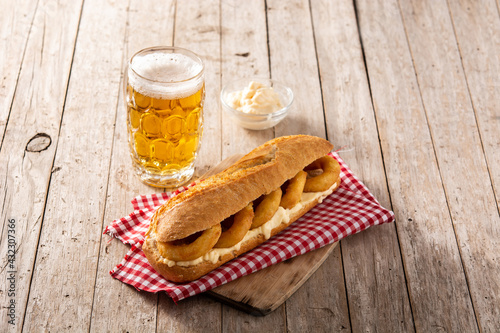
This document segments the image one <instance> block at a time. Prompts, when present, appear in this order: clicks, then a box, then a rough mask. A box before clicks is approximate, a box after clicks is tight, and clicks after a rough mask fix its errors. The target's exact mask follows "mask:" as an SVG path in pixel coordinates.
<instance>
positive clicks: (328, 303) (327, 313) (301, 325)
mask: <svg viewBox="0 0 500 333" xmlns="http://www.w3.org/2000/svg"><path fill="white" fill-rule="evenodd" d="M341 257H342V256H341V249H340V246H337V247H336V248H335V249H334V250H333V251H332V254H331V255H330V256H329V257H328V258H327V259H326V261H325V262H324V263H323V265H322V266H321V267H320V268H319V269H318V270H317V271H316V272H315V273H314V274H313V275H312V276H311V277H310V279H309V281H308V282H307V283H305V284H304V285H303V286H302V288H300V289H299V290H298V291H297V292H296V293H295V294H293V295H292V296H291V297H290V298H289V300H288V301H287V303H286V309H287V328H288V330H289V331H290V332H348V331H349V330H351V325H350V322H349V313H348V308H347V299H346V293H343V292H342V291H341V290H340V291H339V288H338V287H335V286H336V285H343V284H344V276H343V270H342V259H341ZM339 267H340V269H339ZM318 291H319V292H318Z"/></svg>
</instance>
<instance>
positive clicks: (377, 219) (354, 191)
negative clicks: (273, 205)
mask: <svg viewBox="0 0 500 333" xmlns="http://www.w3.org/2000/svg"><path fill="white" fill-rule="evenodd" d="M330 155H331V156H333V157H334V158H335V159H337V161H339V163H340V166H341V173H340V176H341V179H342V184H341V186H340V188H339V189H338V190H337V191H335V192H334V193H332V194H331V195H330V196H328V197H327V198H325V199H324V200H323V202H322V203H321V204H318V205H316V207H314V208H313V209H312V210H310V211H309V212H308V213H306V214H305V215H304V216H303V217H301V218H300V219H299V220H297V221H295V222H294V223H293V224H292V225H290V226H289V227H288V228H287V229H285V230H284V231H282V232H281V233H279V234H278V235H276V236H274V237H272V238H271V239H269V240H268V241H266V242H265V243H264V244H262V245H260V246H258V247H256V248H255V249H253V250H252V251H250V252H247V253H245V254H243V255H241V256H239V257H238V258H236V259H234V260H232V261H230V262H228V263H226V264H224V265H223V266H221V267H219V268H217V269H215V270H214V271H212V272H210V273H208V274H207V275H205V276H203V277H201V278H200V279H198V280H196V281H193V282H190V283H184V284H176V283H172V282H169V281H167V280H165V279H164V278H163V277H162V276H161V275H159V274H158V273H156V272H155V271H154V269H153V268H152V267H151V266H150V265H149V262H148V261H147V259H146V257H145V256H144V253H143V252H142V249H141V247H142V243H143V241H144V234H145V233H146V231H147V229H148V227H149V219H150V218H151V216H152V215H153V213H154V211H155V209H156V208H157V207H158V206H159V205H161V204H162V203H163V202H165V201H166V200H168V199H169V198H171V197H172V196H175V195H177V194H178V193H180V192H182V191H184V190H185V189H186V188H181V189H179V190H177V191H175V192H173V193H161V194H152V195H141V196H138V197H136V198H134V199H133V200H132V204H133V206H134V212H132V213H131V214H130V215H129V216H126V217H123V218H121V219H118V220H115V221H113V222H112V223H111V225H110V226H108V227H107V228H106V230H105V231H104V233H105V234H108V235H110V236H111V237H114V238H118V239H119V240H120V241H122V242H123V243H125V244H129V245H131V248H130V251H128V253H127V254H126V256H125V258H124V259H123V260H122V262H121V263H120V264H119V265H118V266H116V267H115V268H114V269H113V270H111V271H110V274H111V276H112V277H113V278H115V279H118V280H120V281H122V282H124V283H127V284H130V285H132V286H134V287H135V288H136V289H138V290H144V291H149V292H158V291H166V292H167V294H168V295H169V296H170V297H171V298H172V299H173V300H174V301H175V302H177V301H179V300H181V299H184V298H186V297H189V296H193V295H196V294H198V293H201V292H204V291H207V290H210V289H212V288H215V287H217V286H220V285H222V284H224V283H227V282H230V281H232V280H235V279H237V278H239V277H242V276H245V275H247V274H250V273H253V272H256V271H258V270H260V269H263V268H266V267H268V266H270V265H273V264H276V263H279V262H281V261H284V260H287V259H290V258H292V257H295V256H297V255H301V254H304V253H307V252H309V251H312V250H315V249H318V248H320V247H322V246H325V245H327V244H331V243H334V242H336V241H338V240H340V239H342V238H344V237H346V236H349V235H351V234H355V233H357V232H360V231H362V230H364V229H366V228H368V227H370V226H372V225H377V224H382V223H387V222H392V221H394V213H393V212H391V211H389V210H387V209H385V208H383V207H382V206H380V204H379V203H378V201H377V200H376V199H375V198H374V197H373V195H372V194H371V193H370V191H369V190H368V189H367V188H366V187H365V185H364V184H363V183H361V182H360V181H359V180H358V179H357V178H356V176H354V174H353V173H352V171H351V170H350V169H349V168H348V167H347V165H346V164H345V163H344V161H342V159H341V158H340V157H339V156H338V154H337V153H331V154H330ZM192 185H193V184H192ZM192 185H190V186H192Z"/></svg>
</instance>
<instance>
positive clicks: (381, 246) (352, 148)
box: [311, 1, 414, 332]
mask: <svg viewBox="0 0 500 333" xmlns="http://www.w3.org/2000/svg"><path fill="white" fill-rule="evenodd" d="M311 9H312V19H313V26H314V33H315V41H316V50H317V54H318V64H319V74H320V78H321V88H322V91H323V101H324V108H325V118H326V124H327V133H328V138H329V139H330V141H331V142H333V143H334V144H335V146H336V149H340V150H341V151H340V154H341V157H342V158H343V159H344V161H346V163H347V164H348V165H349V167H350V168H351V169H352V170H353V171H354V173H355V174H356V176H357V177H359V178H360V179H361V180H362V181H363V182H364V183H365V184H366V185H367V186H368V188H369V189H370V190H371V191H372V193H373V194H374V195H375V197H376V198H377V199H378V200H379V201H380V202H381V204H382V206H384V207H387V208H390V206H391V203H390V200H389V192H388V189H387V187H386V185H385V184H386V179H385V172H384V167H383V161H382V156H381V151H380V145H379V140H378V133H377V126H376V122H375V115H374V111H373V106H372V104H371V98H370V91H369V85H368V79H367V76H366V71H365V66H364V62H363V55H362V50H361V45H360V41H359V32H358V29H357V24H356V13H355V8H354V7H353V3H352V2H350V1H335V2H331V1H323V2H319V1H316V2H312V3H311ZM331 18H335V19H333V20H332V19H331ZM342 255H343V263H344V272H345V281H346V286H347V288H346V289H347V296H348V300H349V310H350V319H351V325H352V329H353V331H356V332H357V331H378V330H380V329H382V330H389V331H398V332H403V331H404V332H411V331H412V330H414V327H413V320H412V314H411V309H410V303H409V298H408V292H407V290H406V283H405V276H404V270H403V265H402V261H401V253H400V250H399V244H398V241H397V235H396V229H395V225H394V224H391V225H384V226H380V227H376V228H370V229H368V230H366V231H364V232H363V233H360V234H357V235H353V236H351V237H348V238H346V239H344V240H342Z"/></svg>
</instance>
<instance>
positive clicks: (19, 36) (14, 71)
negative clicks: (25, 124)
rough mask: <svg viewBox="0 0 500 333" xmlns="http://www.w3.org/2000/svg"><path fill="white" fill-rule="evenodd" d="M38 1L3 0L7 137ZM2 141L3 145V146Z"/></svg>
mask: <svg viewBox="0 0 500 333" xmlns="http://www.w3.org/2000/svg"><path fill="white" fill-rule="evenodd" d="M37 3H38V0H27V1H10V0H2V1H0V8H2V12H3V15H2V16H3V17H2V20H1V21H0V73H2V75H0V136H2V137H3V135H4V133H5V127H6V126H7V120H8V118H9V114H10V107H11V105H12V99H13V97H14V92H15V91H16V88H17V82H18V78H19V71H20V69H21V64H22V61H23V59H24V53H25V50H26V42H27V40H28V36H29V34H30V31H31V27H32V23H33V18H34V15H35V11H36V9H37ZM1 146H2V145H1V141H0V147H1Z"/></svg>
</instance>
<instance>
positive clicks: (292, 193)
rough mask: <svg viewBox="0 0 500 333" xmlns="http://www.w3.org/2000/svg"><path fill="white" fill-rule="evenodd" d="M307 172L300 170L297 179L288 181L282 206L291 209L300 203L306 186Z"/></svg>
mask: <svg viewBox="0 0 500 333" xmlns="http://www.w3.org/2000/svg"><path fill="white" fill-rule="evenodd" d="M306 179H307V172H305V171H303V170H300V171H299V172H298V173H297V174H296V175H295V177H293V178H292V179H290V180H289V181H288V185H287V187H286V191H285V195H283V197H282V198H281V202H280V206H281V207H283V208H285V209H291V208H292V207H293V206H295V205H296V204H298V203H299V202H300V198H301V196H302V192H303V190H304V185H305V184H306Z"/></svg>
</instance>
